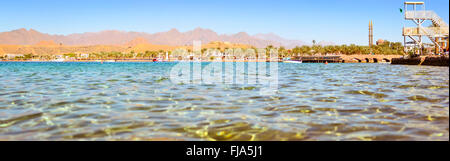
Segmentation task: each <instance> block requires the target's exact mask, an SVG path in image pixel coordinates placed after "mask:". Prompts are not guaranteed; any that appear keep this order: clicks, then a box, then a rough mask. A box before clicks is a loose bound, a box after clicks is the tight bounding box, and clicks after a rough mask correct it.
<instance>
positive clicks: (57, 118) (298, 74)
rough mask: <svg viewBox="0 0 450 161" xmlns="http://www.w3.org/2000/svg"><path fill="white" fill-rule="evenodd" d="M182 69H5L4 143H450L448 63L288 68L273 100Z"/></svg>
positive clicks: (0, 102) (1, 83) (0, 97)
mask: <svg viewBox="0 0 450 161" xmlns="http://www.w3.org/2000/svg"><path fill="white" fill-rule="evenodd" d="M175 64H176V63H103V64H100V63H48V62H47V63H25V62H23V63H20V62H14V63H6V62H4V63H0V140H449V68H448V67H430V66H404V65H389V64H366V63H358V64H328V65H325V64H306V63H304V64H285V63H279V64H278V67H279V68H278V69H279V70H278V72H279V78H278V81H279V82H278V83H279V85H278V93H276V94H275V95H269V96H264V95H260V92H259V91H260V90H259V89H260V88H261V87H262V86H261V85H253V84H209V85H206V84H189V83H187V84H181V83H173V82H172V80H171V79H170V78H169V71H170V69H171V67H173V66H174V65H175ZM204 65H205V64H204ZM241 65H242V64H241Z"/></svg>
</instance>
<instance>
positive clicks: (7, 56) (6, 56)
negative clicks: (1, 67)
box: [3, 53, 23, 59]
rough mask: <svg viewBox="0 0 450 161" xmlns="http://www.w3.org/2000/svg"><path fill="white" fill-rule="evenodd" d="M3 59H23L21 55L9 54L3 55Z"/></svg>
mask: <svg viewBox="0 0 450 161" xmlns="http://www.w3.org/2000/svg"><path fill="white" fill-rule="evenodd" d="M3 57H4V58H5V59H14V58H16V57H23V54H11V53H7V54H3Z"/></svg>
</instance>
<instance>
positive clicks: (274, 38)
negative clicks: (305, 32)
mask: <svg viewBox="0 0 450 161" xmlns="http://www.w3.org/2000/svg"><path fill="white" fill-rule="evenodd" d="M253 37H256V38H259V39H262V40H268V41H273V42H278V43H279V45H282V46H284V47H286V48H294V47H295V46H302V45H309V44H307V43H305V42H303V41H301V40H288V39H285V38H282V37H280V36H278V35H276V34H274V33H268V34H256V35H253Z"/></svg>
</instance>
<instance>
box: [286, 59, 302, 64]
mask: <svg viewBox="0 0 450 161" xmlns="http://www.w3.org/2000/svg"><path fill="white" fill-rule="evenodd" d="M283 63H303V61H302V60H292V59H290V58H287V59H284V60H283Z"/></svg>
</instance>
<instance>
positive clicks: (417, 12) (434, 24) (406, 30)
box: [403, 2, 449, 54]
mask: <svg viewBox="0 0 450 161" xmlns="http://www.w3.org/2000/svg"><path fill="white" fill-rule="evenodd" d="M411 7H412V10H410V9H411ZM403 11H404V13H405V20H412V21H413V22H414V23H415V24H416V25H417V26H416V27H403V39H404V46H405V49H404V50H405V52H408V51H410V50H414V53H416V54H422V49H423V48H424V47H425V46H424V45H425V44H424V42H423V38H424V37H428V39H430V40H431V42H432V44H431V45H433V46H434V48H435V52H436V53H443V52H444V51H448V46H449V45H448V32H449V31H448V29H449V28H448V24H447V23H445V22H444V20H442V19H441V18H440V17H439V16H438V15H437V14H436V13H435V12H434V11H430V10H425V3H424V2H405V4H404V8H403ZM426 21H431V25H430V26H423V25H424V22H426ZM406 37H408V38H409V39H411V40H412V41H409V42H407V41H406V39H407V38H406Z"/></svg>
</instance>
